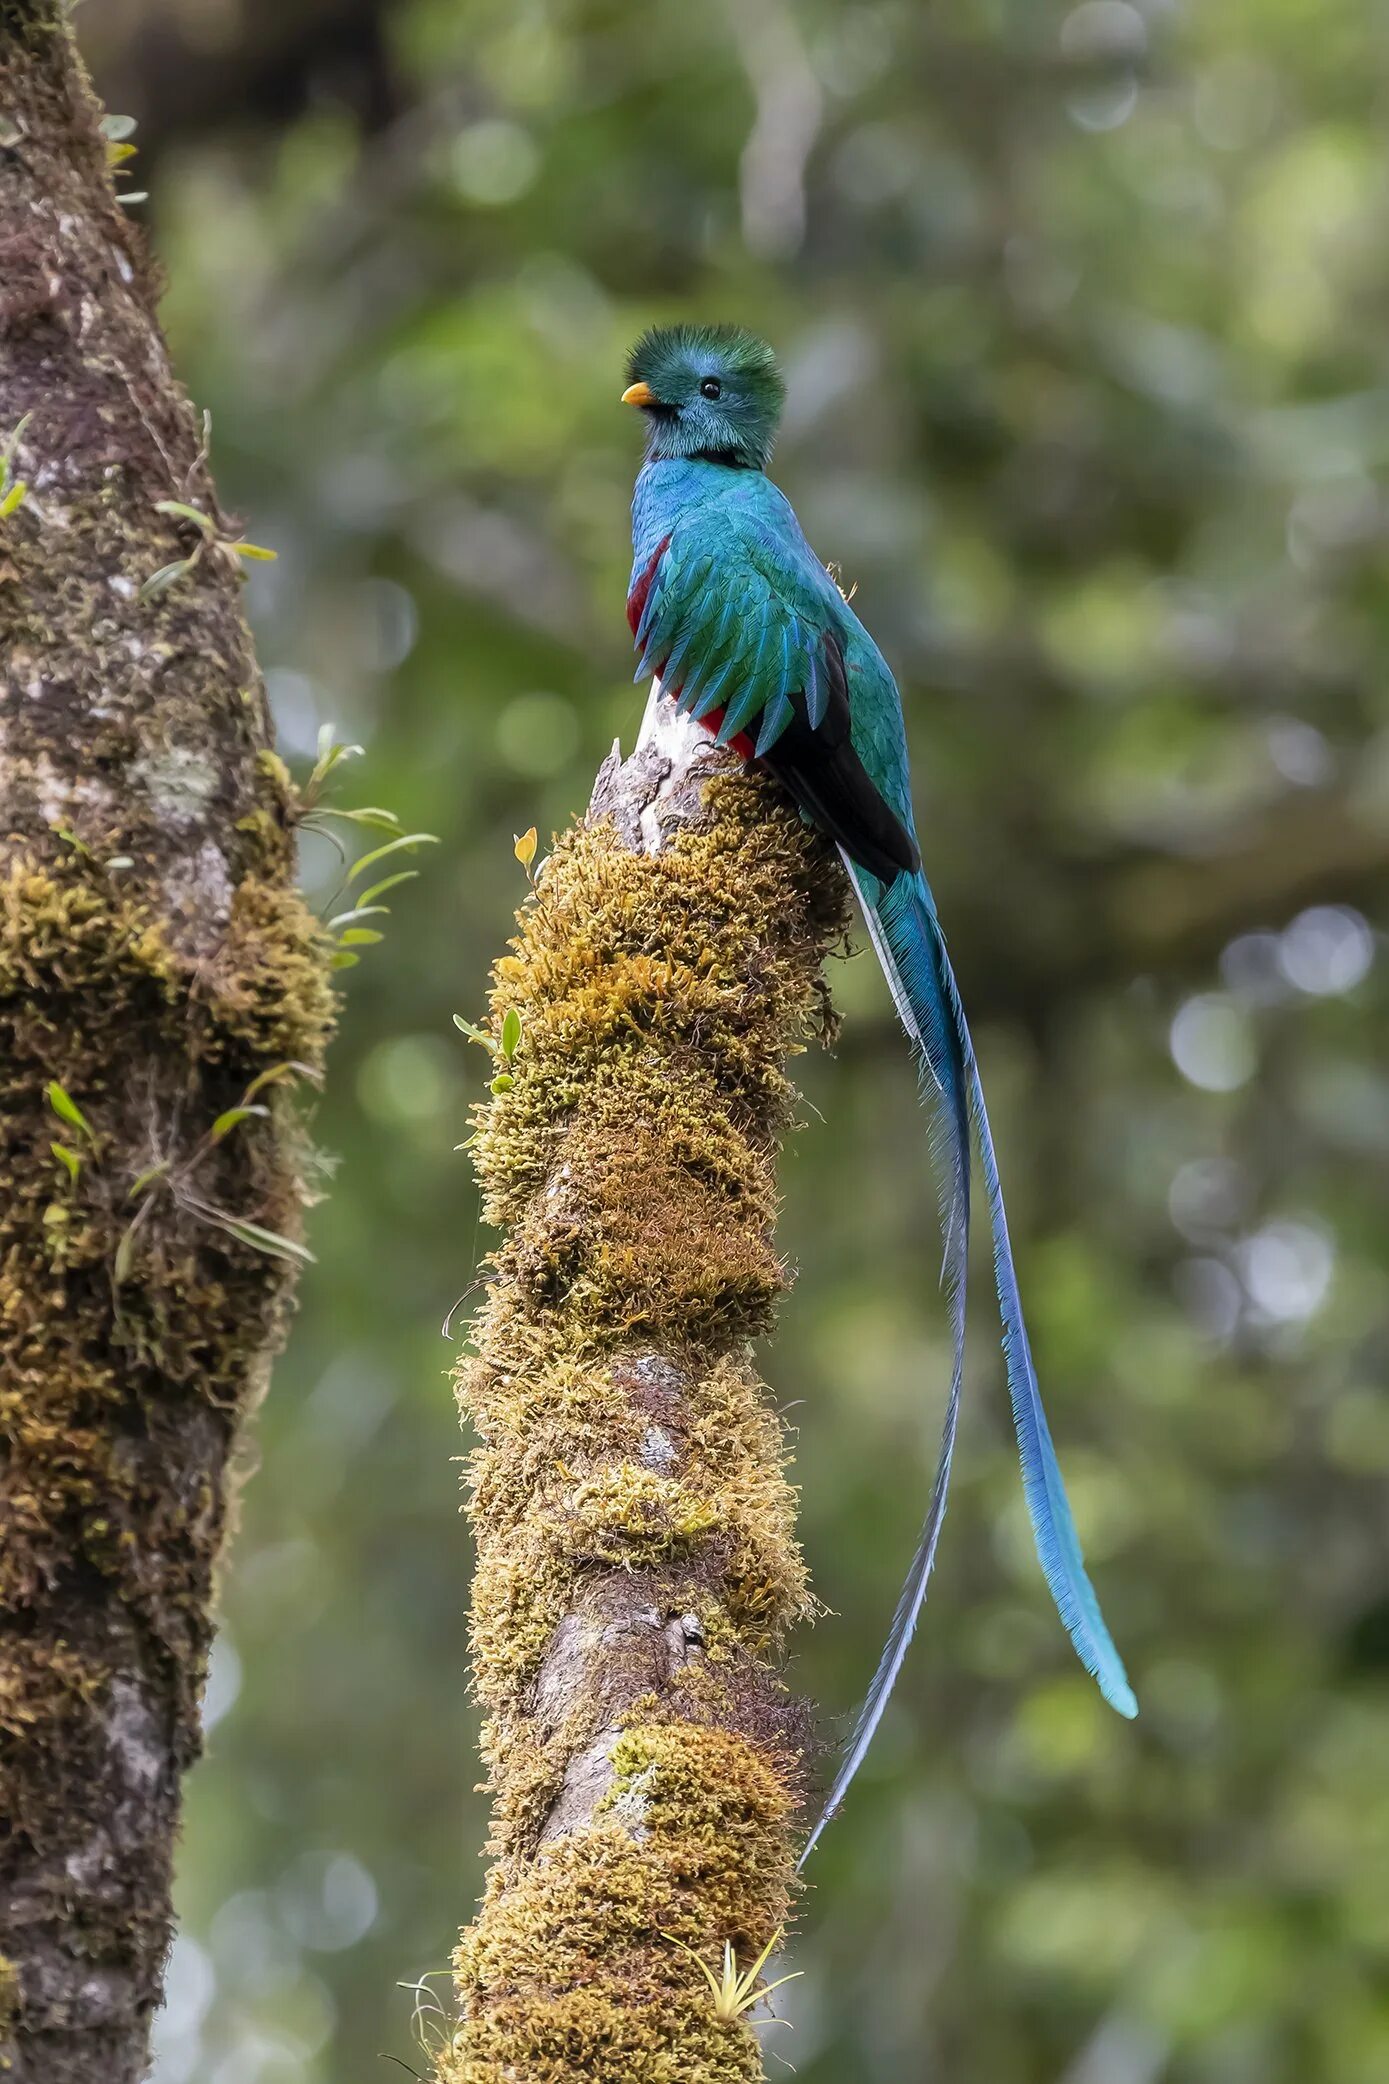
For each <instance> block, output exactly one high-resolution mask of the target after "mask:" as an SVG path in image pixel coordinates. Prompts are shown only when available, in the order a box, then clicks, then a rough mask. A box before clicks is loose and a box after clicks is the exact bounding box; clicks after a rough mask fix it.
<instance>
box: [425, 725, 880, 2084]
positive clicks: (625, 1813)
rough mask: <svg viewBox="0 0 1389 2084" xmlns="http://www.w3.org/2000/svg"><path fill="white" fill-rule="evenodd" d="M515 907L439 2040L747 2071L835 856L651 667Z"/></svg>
mask: <svg viewBox="0 0 1389 2084" xmlns="http://www.w3.org/2000/svg"><path fill="white" fill-rule="evenodd" d="M520 921H521V931H520V934H519V936H518V938H517V939H516V940H515V941H514V942H513V943H512V948H511V952H510V953H509V954H508V955H506V956H504V957H503V958H502V959H501V961H500V962H499V963H498V964H497V967H496V972H495V976H494V990H493V1019H494V1024H495V1030H496V1032H497V1033H498V1035H500V1033H501V1024H502V1022H503V1019H504V1018H505V1017H506V1016H507V1015H508V1014H519V1027H518V1026H517V1025H516V1024H515V1023H514V1022H513V1026H512V1034H513V1036H515V1035H517V1034H518V1033H519V1036H520V1041H519V1043H518V1046H517V1048H516V1050H515V1052H514V1054H513V1055H512V1056H511V1057H510V1059H509V1064H510V1076H509V1082H508V1083H506V1084H504V1085H503V1087H502V1090H501V1091H500V1092H495V1093H494V1096H493V1097H492V1099H491V1100H490V1101H489V1102H487V1103H486V1104H485V1105H484V1107H483V1108H482V1110H481V1113H480V1119H479V1124H478V1130H477V1135H476V1137H475V1139H474V1155H475V1158H476V1163H477V1167H478V1171H479V1174H480V1176H481V1180H482V1184H483V1189H484V1194H485V1202H486V1212H487V1215H488V1218H489V1220H490V1221H491V1222H493V1223H494V1224H497V1225H499V1226H500V1227H501V1229H502V1231H503V1233H504V1234H503V1239H502V1242H501V1244H500V1245H499V1247H498V1249H497V1250H496V1252H495V1253H494V1254H493V1256H492V1261H491V1282H490V1286H489V1289H488V1294H487V1300H486V1303H485V1305H484V1307H483V1309H482V1312H481V1314H480V1316H479V1318H478V1320H477V1322H476V1324H475V1325H474V1328H473V1329H474V1343H475V1348H476V1352H475V1357H474V1358H471V1359H469V1360H468V1361H466V1362H465V1363H464V1364H463V1366H462V1367H461V1369H460V1372H459V1388H460V1395H461V1400H462V1405H463V1409H464V1412H465V1414H466V1415H467V1416H468V1417H469V1418H470V1419H471V1420H472V1422H473V1424H474V1425H475V1426H476V1428H477V1431H478V1432H479V1434H480V1435H481V1439H482V1445H481V1447H480V1448H479V1449H478V1451H477V1453H476V1454H475V1455H474V1457H473V1460H472V1464H471V1469H470V1486H471V1507H470V1510H471V1515H472V1520H473V1526H474V1530H475V1533H476V1537H477V1546H478V1568H477V1576H476V1580H475V1583H474V1587H473V1605H472V1634H473V1658H474V1673H475V1677H476V1683H477V1688H478V1692H479V1694H480V1696H481V1698H482V1700H483V1702H484V1704H485V1706H486V1709H487V1715H488V1722H487V1727H486V1732H485V1738H484V1746H485V1752H486V1757H487V1760H488V1764H489V1766H490V1768H491V1773H492V1785H493V1789H494V1792H495V1808H494V1835H493V1839H492V1843H491V1847H490V1850H491V1852H492V1854H493V1856H494V1860H495V1864H494V1866H493V1868H492V1871H491V1874H490V1877H489V1880H488V1885H487V1892H486V1898H485V1901H484V1904H483V1907H482V1910H481V1913H480V1915H479V1917H478V1920H477V1922H476V1923H475V1924H474V1925H473V1926H472V1927H471V1928H470V1929H469V1930H468V1931H467V1932H466V1933H465V1934H464V1935H463V1939H462V1942H461V1945H460V1947H459V1951H458V1956H457V1962H456V1970H457V1988H458V1996H459V2002H460V2008H461V2019H460V2023H459V2025H458V2027H457V2030H456V2032H455V2033H454V2035H453V2036H452V2038H451V2040H450V2042H449V2045H448V2047H447V2049H446V2050H445V2051H442V2052H441V2053H440V2054H439V2056H438V2057H437V2075H438V2077H439V2079H440V2084H503V2080H505V2079H512V2078H517V2079H520V2078H524V2079H525V2080H526V2084H561V2080H564V2084H568V2080H571V2079H572V2080H579V2079H582V2080H585V2084H731V2080H734V2079H752V2078H758V2077H760V2076H761V2075H762V2074H763V2071H762V2062H761V2054H760V2050H759V2044H758V2040H757V2036H756V2033H755V2032H754V2030H753V2028H752V2026H751V2025H750V2024H749V2021H748V2017H747V2013H748V2010H749V2008H750V2007H749V2004H748V2003H747V2001H746V1999H747V1997H748V1993H747V1992H746V1990H744V1989H743V1985H742V1983H741V1982H738V1972H737V1964H742V1966H743V1967H744V1968H746V1967H747V1966H748V1964H751V1963H754V1962H756V1961H757V1957H758V1956H759V1955H760V1954H762V1953H763V1950H764V1949H765V1948H766V1947H767V1946H768V1943H769V1942H770V1941H772V1940H773V1939H774V1937H775V1936H776V1935H777V1933H778V1932H779V1929H780V1928H781V1927H782V1926H783V1925H784V1923H785V1921H786V1918H787V1915H788V1911H789V1907H790V1901H791V1894H792V1885H793V1846H792V1829H793V1824H794V1819H795V1816H796V1813H797V1810H798V1807H799V1805H800V1802H801V1798H802V1792H803V1771H804V1766H803V1761H804V1754H805V1751H806V1748H807V1727H808V1721H807V1717H806V1715H805V1712H804V1710H803V1709H802V1708H801V1706H800V1705H799V1704H798V1703H796V1702H795V1701H794V1700H792V1699H791V1698H790V1697H789V1695H788V1694H787V1693H786V1691H785V1689H784V1688H783V1686H782V1684H781V1682H780V1680H779V1678H778V1677H777V1675H776V1668H775V1665H776V1659H777V1656H778V1653H779V1651H780V1648H781V1645H782V1643H783V1640H784V1638H785V1636H786V1633H787V1631H788V1630H789V1628H790V1627H791V1626H792V1624H793V1623H794V1622H796V1621H797V1620H799V1619H802V1618H804V1617H805V1616H806V1615H807V1614H808V1613H809V1611H810V1606H811V1601H810V1595H809V1591H808V1588H807V1584H806V1577H805V1572H804V1567H803V1565H802V1561H801V1557H800V1553H799V1550H798V1548H797V1545H796V1540H795V1525H794V1517H795V1516H794V1494H793V1492H792V1491H791V1488H790V1486H789V1484H788V1482H787V1480H786V1475H785V1468H784V1463H785V1447H784V1441H783V1437H782V1432H781V1427H780V1425H779V1423H778V1421H777V1419H776V1417H775V1415H774V1413H773V1412H772V1411H771V1410H770V1409H769V1407H768V1405H767V1403H766V1401H765V1399H764V1396H763V1393H762V1389H761V1385H760V1384H759V1382H758V1379H757V1376H756V1373H755V1372H754V1369H753V1365H752V1357H751V1342H752V1340H753V1339H754V1338H756V1337H757V1336H759V1335H760V1334H762V1333H765V1332H766V1331H767V1330H768V1329H769V1327H770V1325H771V1322H772V1317H773V1312H774V1309H775V1305H776V1302H777V1299H778V1297H779V1295H780V1293H781V1292H782V1290H783V1288H784V1287H785V1285H786V1279H787V1275H786V1270H785V1268H784V1266H783V1265H782V1263H781V1261H780V1260H779V1258H778V1257H777V1254H776V1250H775V1247H774V1243H773V1236H772V1232H773V1223H774V1218H775V1213H776V1160H777V1153H778V1147H779V1142H780V1139H781V1136H782V1135H783V1133H784V1132H785V1130H786V1128H787V1125H788V1123H789V1120H790V1115H791V1109H792V1104H793V1100H794V1091H793V1088H792V1086H791V1084H790V1083H789V1081H788V1078H787V1075H786V1061H787V1058H788V1056H789V1055H791V1054H792V1053H793V1052H794V1051H795V1050H797V1049H798V1048H800V1047H801V1046H803V1044H804V1043H805V1041H806V1040H807V1039H808V1038H810V1037H812V1036H813V1035H815V1034H816V1033H818V1032H823V1030H824V1028H825V1026H826V1022H827V1017H828V1016H827V1006H826V1000H825V997H824V992H823V987H822V985H821V982H820V968H821V962H822V959H823V956H824V954H825V952H826V949H827V948H828V947H829V945H830V944H831V943H832V942H833V941H834V940H836V939H837V938H838V937H839V935H840V934H841V933H842V931H843V927H844V923H845V915H844V888H843V883H842V879H841V877H840V874H839V871H838V868H837V866H836V865H835V864H834V863H833V861H832V859H831V857H830V856H829V854H828V852H827V850H826V849H825V847H824V845H823V844H822V842H821V841H820V839H819V838H818V837H817V836H816V835H815V834H814V833H813V832H811V831H810V830H809V829H808V828H807V827H806V826H805V825H803V824H802V823H801V821H800V819H799V818H798V817H797V816H796V815H795V814H794V813H793V812H792V811H791V810H790V809H789V808H788V807H787V805H786V804H785V802H784V801H783V799H782V798H781V797H780V796H779V794H778V793H777V791H776V790H775V788H774V786H773V785H771V784H770V783H767V782H765V781H762V780H760V779H754V778H749V777H747V776H745V775H743V774H742V772H741V770H740V764H739V763H738V762H736V761H734V760H733V759H732V758H731V756H727V755H724V754H721V753H719V752H718V751H717V750H716V749H715V748H713V746H712V743H711V741H710V740H709V739H708V738H707V736H706V735H705V734H704V733H703V732H702V731H700V730H698V728H697V727H695V726H693V725H690V724H688V723H687V722H685V721H684V720H683V719H681V718H680V717H679V716H678V715H677V714H676V713H675V711H674V710H673V708H672V707H671V705H670V704H668V703H666V702H664V701H663V700H656V699H654V698H653V704H652V707H651V709H650V710H649V711H648V720H647V725H646V727H645V728H644V730H643V736H642V740H641V743H640V745H639V747H638V750H637V752H636V754H635V755H634V756H633V758H632V759H631V760H629V761H627V762H626V763H625V764H622V763H621V762H619V760H618V758H617V755H616V752H614V755H613V758H612V759H611V760H610V761H609V763H608V764H607V766H606V767H605V768H604V770H603V772H602V774H601V775H600V776H599V780H598V784H597V787H596V790H595V793H594V798H593V803H592V805H591V807H590V811H589V815H588V819H587V821H586V823H585V824H584V825H583V826H582V827H580V828H578V829H577V830H575V831H573V832H570V833H569V834H567V835H566V836H565V837H564V838H562V839H561V840H560V841H559V843H558V844H557V846H556V848H555V851H554V852H553V853H552V854H551V856H550V857H549V859H548V860H547V861H546V862H545V864H544V866H543V868H542V869H541V870H540V871H539V873H538V874H537V876H536V882H535V888H534V891H533V894H532V896H531V897H530V899H529V900H528V901H527V903H526V905H525V906H524V908H523V910H522V912H521V914H520ZM727 1948H731V1949H732V1961H733V1964H734V1967H733V1969H732V1971H731V1973H732V1977H733V1982H735V1983H737V1984H738V1989H739V1991H740V1993H741V1995H742V1997H743V1999H744V2002H742V2003H741V2004H733V2003H722V2004H721V2003H718V2002H716V2001H715V1998H714V1996H713V1995H711V1987H710V1982H709V1979H708V1977H707V1976H706V1975H705V1973H704V1972H703V1971H704V1967H705V1964H707V1965H708V1968H709V1970H710V1972H711V1973H712V1974H713V1975H714V1977H715V1978H716V1980H719V1987H720V1988H722V1981H721V1980H720V1978H721V1976H722V1973H723V1970H724V1967H725V1962H726V1958H727V1957H726V1953H725V1950H726V1949H727ZM692 1956H693V1958H691V1957H692ZM744 1980H745V1978H744ZM730 1987H732V1985H730Z"/></svg>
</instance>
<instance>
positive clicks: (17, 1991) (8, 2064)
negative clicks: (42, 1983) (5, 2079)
mask: <svg viewBox="0 0 1389 2084" xmlns="http://www.w3.org/2000/svg"><path fill="white" fill-rule="evenodd" d="M22 1997H23V1991H22V1988H21V1985H20V1980H19V1969H18V1967H17V1965H16V1964H15V1963H14V1962H13V1961H11V1960H10V1958H9V1956H8V1955H7V1954H0V2070H7V2069H11V2068H12V2067H13V2060H12V2058H11V2056H10V2053H9V2049H10V2048H11V2047H12V2046H13V2045H14V2030H15V2025H16V2023H17V2021H18V2019H19V2007H20V2002H21V2000H22Z"/></svg>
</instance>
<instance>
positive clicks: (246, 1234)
mask: <svg viewBox="0 0 1389 2084" xmlns="http://www.w3.org/2000/svg"><path fill="white" fill-rule="evenodd" d="M291 1078H307V1079H309V1080H310V1081H311V1082H312V1083H317V1074H316V1073H315V1072H314V1071H312V1070H311V1069H310V1067H309V1066H308V1065H307V1064H300V1063H283V1064H272V1065H271V1066H270V1067H269V1069H268V1070H265V1071H262V1072H261V1073H260V1075H259V1077H257V1078H253V1079H252V1080H251V1083H250V1084H249V1085H248V1086H247V1088H246V1090H245V1092H244V1093H243V1094H242V1096H241V1098H240V1100H238V1102H237V1103H236V1105H235V1107H227V1108H224V1109H223V1111H222V1113H221V1114H219V1115H218V1116H217V1119H216V1120H215V1121H214V1122H213V1123H212V1124H211V1126H210V1127H209V1128H208V1129H207V1130H206V1131H205V1132H204V1134H203V1135H202V1136H200V1137H199V1139H198V1141H197V1142H196V1143H195V1144H194V1146H193V1148H192V1150H191V1151H190V1152H189V1153H188V1155H187V1157H186V1158H181V1159H177V1160H175V1159H173V1158H159V1159H156V1161H155V1163H154V1164H153V1165H147V1166H146V1167H145V1169H144V1171H143V1172H141V1173H138V1174H137V1175H136V1177H135V1178H134V1179H133V1180H132V1181H131V1183H130V1187H129V1189H128V1190H127V1193H126V1200H127V1202H131V1201H134V1202H136V1203H138V1206H137V1208H136V1210H135V1214H134V1215H133V1216H132V1218H131V1220H130V1222H129V1223H128V1224H127V1225H126V1227H125V1230H124V1232H123V1233H122V1235H121V1240H120V1243H119V1244H118V1245H117V1246H116V1256H115V1260H114V1263H113V1265H112V1269H111V1279H112V1285H113V1286H114V1287H115V1288H117V1289H119V1288H120V1287H121V1286H122V1285H123V1283H124V1282H125V1281H126V1280H127V1279H128V1278H129V1275H130V1270H131V1267H132V1266H133V1264H134V1260H135V1246H136V1243H137V1241H138V1239H139V1235H140V1232H141V1230H142V1228H143V1227H144V1225H145V1223H146V1222H147V1221H148V1219H149V1214H150V1211H151V1209H152V1208H153V1207H154V1206H155V1204H156V1202H157V1200H158V1197H159V1194H160V1193H161V1192H164V1193H167V1194H169V1195H170V1196H171V1197H172V1198H173V1200H174V1202H175V1203H176V1204H177V1206H178V1207H179V1208H181V1209H184V1210H186V1211H187V1213H188V1214H189V1215H192V1216H195V1217H197V1218H198V1219H199V1220H200V1221H202V1222H204V1223H210V1224H212V1226H213V1228H214V1229H217V1230H221V1231H224V1232H225V1233H226V1235H227V1236H228V1237H234V1238H235V1239H236V1241H237V1243H238V1244H242V1245H249V1246H250V1247H251V1249H252V1250H253V1251H256V1252H264V1253H266V1254H267V1255H268V1256H269V1257H270V1258H272V1259H293V1260H297V1261H299V1262H301V1263H312V1260H313V1253H312V1252H311V1251H310V1250H309V1248H308V1246H307V1245H304V1244H301V1243H300V1242H299V1240H298V1239H297V1238H293V1237H285V1236H283V1235H282V1233H281V1232H280V1231H278V1230H268V1229H267V1228H266V1227H265V1225H264V1224H263V1223H254V1222H252V1221H251V1220H250V1219H249V1218H248V1217H246V1216H238V1215H234V1214H233V1213H232V1212H231V1211H230V1210H229V1209H224V1208H219V1207H218V1206H217V1204H216V1203H215V1202H212V1201H209V1200H208V1198H207V1196H206V1195H205V1194H204V1193H203V1192H202V1191H201V1189H200V1187H199V1186H198V1183H197V1174H198V1170H199V1167H200V1166H201V1165H202V1164H203V1162H204V1161H205V1160H206V1159H207V1158H208V1157H209V1156H210V1154H211V1153H212V1152H213V1151H214V1150H215V1149H216V1148H217V1146H218V1144H219V1143H222V1142H223V1141H224V1140H225V1139H226V1138H227V1137H228V1136H230V1135H231V1134H232V1133H233V1131H234V1130H236V1129H239V1128H240V1126H241V1124H242V1123H243V1122H246V1121H251V1120H253V1119H256V1118H258V1117H264V1116H267V1115H268V1114H269V1112H270V1109H269V1108H268V1107H267V1106H266V1105H265V1104H264V1102H263V1101H262V1100H260V1099H259V1098H258V1097H257V1096H258V1095H259V1094H261V1093H263V1092H266V1091H267V1090H268V1089H269V1088H270V1087H271V1086H275V1085H281V1084H283V1083H284V1082H285V1080H287V1079H291Z"/></svg>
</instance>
